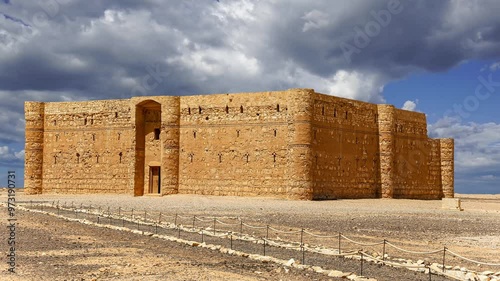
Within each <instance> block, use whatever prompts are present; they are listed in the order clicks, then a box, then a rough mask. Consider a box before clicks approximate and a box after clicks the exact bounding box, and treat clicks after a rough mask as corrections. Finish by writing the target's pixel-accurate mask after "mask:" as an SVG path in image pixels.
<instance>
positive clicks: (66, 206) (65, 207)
mask: <svg viewBox="0 0 500 281" xmlns="http://www.w3.org/2000/svg"><path fill="white" fill-rule="evenodd" d="M30 204H31V205H32V206H31V208H33V202H30ZM54 204H56V203H55V201H53V202H52V205H51V204H50V203H49V204H43V203H41V204H38V206H40V207H43V206H46V207H52V208H57V210H58V211H59V210H66V211H68V210H69V211H76V210H77V209H78V210H80V212H81V213H88V214H93V215H98V216H101V215H103V214H105V211H104V210H103V209H102V208H101V207H100V206H98V209H97V208H95V207H94V208H92V205H89V206H85V205H83V203H81V204H80V206H79V208H78V206H75V205H74V204H73V203H72V204H71V205H69V204H66V202H64V205H62V206H61V205H60V204H59V202H57V205H56V207H55V206H54ZM35 208H36V206H35ZM119 210H120V212H121V213H122V214H123V213H125V212H127V209H125V208H121V207H120V208H119ZM42 211H43V209H42ZM130 212H132V213H133V212H134V209H131V210H130ZM123 216H125V214H123ZM161 216H162V217H176V218H189V219H192V218H194V219H196V220H198V221H201V222H218V223H220V224H222V225H228V226H235V225H244V226H246V227H249V228H253V229H266V228H267V229H268V230H269V229H271V230H273V231H275V232H278V233H284V234H295V233H299V232H302V233H306V234H308V235H310V236H313V237H317V238H339V239H340V237H342V238H344V239H346V240H347V241H349V242H351V243H354V244H357V245H361V246H367V247H368V246H377V245H382V244H385V245H389V246H391V247H393V248H394V249H397V250H399V251H402V252H405V253H409V254H417V255H428V254H436V253H443V254H444V253H446V252H448V253H450V254H452V255H453V256H455V257H457V258H459V259H462V260H465V261H468V262H471V263H475V264H478V265H487V266H500V263H488V262H481V261H477V260H473V259H470V258H466V257H464V256H461V255H459V254H457V253H455V252H453V251H450V250H448V249H447V248H444V250H443V249H439V250H433V251H411V250H406V249H403V248H401V247H398V246H396V245H394V244H392V243H390V242H388V241H387V240H384V241H383V242H377V243H362V242H358V241H355V240H353V239H350V238H348V237H346V236H344V235H342V234H339V235H335V236H331V235H319V234H314V233H312V232H309V231H306V230H294V231H283V230H280V229H276V228H273V227H270V226H256V225H250V224H246V223H244V222H243V221H242V220H241V219H240V218H238V219H239V220H240V222H238V223H226V222H223V221H221V220H219V219H217V218H216V217H212V218H211V219H203V218H207V217H203V218H200V217H196V216H194V217H192V216H181V215H177V214H176V215H166V214H163V213H162V214H161ZM108 217H109V218H111V217H114V218H116V217H117V216H116V215H115V214H111V212H110V211H109V208H108ZM120 217H121V218H123V217H122V216H118V218H120ZM127 220H128V221H131V222H137V223H142V224H143V225H148V226H155V227H158V226H159V225H158V224H156V223H148V222H147V221H146V220H144V221H141V220H138V219H127ZM160 227H162V228H163V226H161V225H160ZM168 227H169V228H177V229H179V230H180V229H181V228H182V230H183V231H185V232H189V233H201V234H203V235H209V236H213V237H229V236H230V235H231V237H233V234H232V233H222V234H219V235H217V234H215V233H214V232H209V231H207V230H206V229H204V228H202V229H201V231H200V230H196V229H192V230H191V229H189V228H185V227H178V226H174V227H172V226H171V223H170V222H168ZM242 234H243V233H242ZM252 238H253V239H252ZM239 239H240V240H243V241H258V238H255V237H244V236H243V237H239ZM263 240H264V241H265V243H267V244H268V245H271V246H276V247H282V248H289V249H296V250H302V249H307V251H310V252H315V253H319V254H327V255H332V256H352V255H354V254H356V253H362V254H363V255H365V256H367V257H369V258H371V259H373V260H374V261H379V262H382V263H384V264H387V265H391V266H395V267H406V268H420V269H422V268H428V267H427V266H425V265H408V264H400V263H395V262H390V261H387V260H383V259H379V258H376V257H374V256H372V255H369V254H368V253H366V252H364V251H362V250H361V251H357V252H343V253H339V254H335V253H332V252H331V249H324V250H329V251H330V252H328V253H325V252H324V251H322V250H317V249H315V248H310V247H306V246H305V245H300V246H288V245H285V244H281V243H276V242H274V241H272V240H269V239H266V238H263ZM292 243H293V242H292Z"/></svg>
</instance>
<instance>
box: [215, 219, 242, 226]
mask: <svg viewBox="0 0 500 281" xmlns="http://www.w3.org/2000/svg"><path fill="white" fill-rule="evenodd" d="M216 221H217V222H218V223H220V224H222V225H240V223H239V222H237V223H226V222H223V221H220V220H219V219H216Z"/></svg>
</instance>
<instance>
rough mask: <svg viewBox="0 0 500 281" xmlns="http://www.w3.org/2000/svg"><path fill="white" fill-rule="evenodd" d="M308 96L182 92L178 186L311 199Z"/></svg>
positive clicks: (198, 190)
mask: <svg viewBox="0 0 500 281" xmlns="http://www.w3.org/2000/svg"><path fill="white" fill-rule="evenodd" d="M308 96H309V95H307V94H302V93H301V92H300V91H280V92H265V93H259V94H258V95H256V94H253V93H251V94H249V93H240V94H220V95H206V96H188V97H181V104H180V108H181V120H180V128H181V129H180V143H181V146H180V152H179V157H180V158H179V177H180V181H179V192H180V193H192V194H210V195H243V196H280V197H293V198H304V199H310V196H311V191H310V171H309V169H308V166H309V165H308V164H307V163H308V162H309V161H308V160H307V159H308V157H309V155H308V154H309V152H308V150H309V147H308V143H307V142H308V141H309V134H310V133H309V131H308V126H307V125H308V119H309V118H310V114H311V113H310V111H311V109H310V108H308V104H307V102H308V101H307V97H308ZM304 97H305V98H306V100H304ZM304 124H305V125H306V126H304ZM301 146H305V147H301ZM304 159H305V160H304ZM297 162H299V163H300V164H297Z"/></svg>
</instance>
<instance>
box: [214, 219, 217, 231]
mask: <svg viewBox="0 0 500 281" xmlns="http://www.w3.org/2000/svg"><path fill="white" fill-rule="evenodd" d="M216 221H217V219H216V218H214V235H215V222H216Z"/></svg>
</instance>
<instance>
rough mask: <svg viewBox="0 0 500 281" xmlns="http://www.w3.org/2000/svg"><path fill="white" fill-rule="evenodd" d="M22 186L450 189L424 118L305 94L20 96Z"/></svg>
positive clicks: (324, 195) (287, 194) (411, 192)
mask: <svg viewBox="0 0 500 281" xmlns="http://www.w3.org/2000/svg"><path fill="white" fill-rule="evenodd" d="M25 117H26V147H25V159H26V160H25V161H26V162H25V175H24V177H25V190H26V192H27V193H31V194H36V193H72V194H77V193H87V194H88V193H117V194H118V193H119V194H130V195H134V196H142V195H167V194H175V193H183V194H208V195H236V196H272V197H284V198H291V199H309V200H311V199H337V198H339V199H340V198H415V199H440V198H443V197H453V196H454V187H453V184H454V183H453V182H454V166H453V165H454V163H453V161H454V160H453V149H454V148H453V146H454V144H453V140H452V139H430V138H428V137H427V124H426V118H425V115H424V114H422V113H418V112H410V111H405V110H400V109H397V108H395V107H394V106H392V105H377V104H370V103H366V102H360V101H355V100H349V99H344V98H339V97H334V96H329V95H324V94H320V93H316V92H315V91H314V90H312V89H291V90H287V91H276V92H261V93H239V94H212V95H199V96H141V97H133V98H130V99H121V100H99V101H84V102H46V103H43V102H26V103H25Z"/></svg>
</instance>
